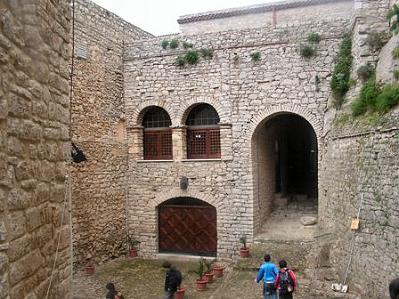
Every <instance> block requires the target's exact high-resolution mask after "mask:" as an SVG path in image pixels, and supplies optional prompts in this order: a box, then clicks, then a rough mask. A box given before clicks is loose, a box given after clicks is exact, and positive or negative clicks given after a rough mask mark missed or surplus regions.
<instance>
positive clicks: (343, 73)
mask: <svg viewBox="0 0 399 299" xmlns="http://www.w3.org/2000/svg"><path fill="white" fill-rule="evenodd" d="M351 51H352V36H351V35H349V34H346V35H345V36H344V38H343V40H342V42H341V45H340V49H339V52H338V57H337V61H336V64H335V67H334V71H333V74H332V78H331V82H330V86H331V89H332V93H333V96H334V106H335V107H336V108H339V107H341V105H342V103H343V101H344V97H345V94H346V92H347V91H348V90H349V79H350V71H351V67H352V60H353V57H352V53H351Z"/></svg>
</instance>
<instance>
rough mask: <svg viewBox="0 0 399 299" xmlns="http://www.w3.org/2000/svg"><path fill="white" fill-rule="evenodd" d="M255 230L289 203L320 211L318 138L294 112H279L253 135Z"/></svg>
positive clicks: (311, 128)
mask: <svg viewBox="0 0 399 299" xmlns="http://www.w3.org/2000/svg"><path fill="white" fill-rule="evenodd" d="M252 157H253V162H254V163H253V174H254V204H255V208H256V209H255V210H256V211H257V212H256V213H255V229H258V228H259V227H260V226H261V225H262V223H263V222H264V221H265V220H266V219H267V216H268V215H269V214H270V213H271V212H272V211H274V210H276V209H278V208H280V207H282V206H284V205H285V207H286V206H287V205H289V204H296V206H295V208H296V209H299V210H300V209H301V208H302V207H304V208H306V209H312V208H313V209H314V210H315V211H316V210H317V194H318V188H317V185H318V183H317V171H318V170H317V137H316V133H315V131H314V129H313V127H312V126H311V124H310V123H309V122H308V121H307V120H306V119H304V118H303V117H301V116H299V115H297V114H294V113H286V112H284V113H283V112H282V113H276V114H275V115H273V116H271V117H270V118H268V119H267V120H265V121H264V122H263V123H261V124H260V125H259V126H258V127H257V128H256V130H255V132H254V135H253V137H252Z"/></svg>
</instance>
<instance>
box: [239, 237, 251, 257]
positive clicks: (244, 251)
mask: <svg viewBox="0 0 399 299" xmlns="http://www.w3.org/2000/svg"><path fill="white" fill-rule="evenodd" d="M240 243H241V244H242V247H241V248H240V257H244V258H245V257H249V248H248V247H247V237H246V236H242V237H241V238H240Z"/></svg>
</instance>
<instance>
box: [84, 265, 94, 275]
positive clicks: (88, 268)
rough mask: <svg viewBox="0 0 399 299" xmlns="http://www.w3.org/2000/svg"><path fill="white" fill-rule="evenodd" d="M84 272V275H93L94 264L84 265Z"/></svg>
mask: <svg viewBox="0 0 399 299" xmlns="http://www.w3.org/2000/svg"><path fill="white" fill-rule="evenodd" d="M85 273H86V275H93V274H94V266H93V265H87V266H86V267H85Z"/></svg>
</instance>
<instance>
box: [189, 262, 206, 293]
mask: <svg viewBox="0 0 399 299" xmlns="http://www.w3.org/2000/svg"><path fill="white" fill-rule="evenodd" d="M190 272H192V273H195V274H197V277H198V278H197V280H196V290H197V291H204V290H205V289H206V283H207V282H206V280H204V279H203V276H204V259H200V260H199V261H198V266H197V267H196V268H195V269H193V270H191V271H190Z"/></svg>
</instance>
